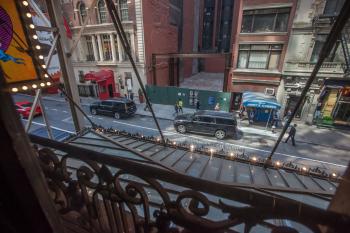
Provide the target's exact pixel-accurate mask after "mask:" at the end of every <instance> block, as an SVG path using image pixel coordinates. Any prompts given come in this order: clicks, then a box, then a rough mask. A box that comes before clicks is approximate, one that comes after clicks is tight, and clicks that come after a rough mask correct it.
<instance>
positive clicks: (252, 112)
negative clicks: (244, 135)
mask: <svg viewBox="0 0 350 233" xmlns="http://www.w3.org/2000/svg"><path fill="white" fill-rule="evenodd" d="M254 116H255V113H254V111H253V109H251V110H250V111H249V115H248V117H249V124H251V123H253V122H254Z"/></svg>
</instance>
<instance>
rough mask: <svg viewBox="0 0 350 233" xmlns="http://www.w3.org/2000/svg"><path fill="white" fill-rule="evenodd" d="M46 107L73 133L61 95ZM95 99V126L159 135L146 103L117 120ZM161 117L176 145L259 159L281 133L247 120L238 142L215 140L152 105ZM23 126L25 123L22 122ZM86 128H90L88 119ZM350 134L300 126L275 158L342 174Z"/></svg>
mask: <svg viewBox="0 0 350 233" xmlns="http://www.w3.org/2000/svg"><path fill="white" fill-rule="evenodd" d="M13 99H14V101H15V102H17V101H23V100H29V101H32V100H33V97H32V96H28V95H22V94H16V95H14V96H13ZM43 99H44V107H45V110H46V112H47V115H48V119H49V122H50V125H51V127H55V128H56V129H62V130H65V131H68V132H74V125H73V121H72V117H71V114H70V110H69V106H68V103H67V102H66V101H65V100H64V98H62V97H59V96H58V95H50V96H44V98H43ZM93 101H96V99H93V98H82V108H83V110H84V111H85V112H86V113H87V115H88V116H89V117H90V119H91V120H93V121H94V122H95V123H96V124H99V125H102V126H104V127H106V128H109V127H112V128H115V129H119V130H125V131H128V132H131V133H141V134H143V135H145V136H156V137H157V136H159V133H158V131H157V129H156V127H155V123H154V121H153V119H152V118H151V117H150V113H149V112H145V111H144V110H143V108H144V104H140V103H137V107H138V110H137V112H136V115H135V116H134V117H131V118H128V119H119V120H117V119H114V118H112V117H107V116H100V115H98V116H91V114H90V112H89V104H90V103H91V102H93ZM152 106H153V107H154V109H155V114H156V116H157V117H159V118H158V122H159V125H160V127H161V129H162V131H163V133H164V136H165V137H166V138H169V139H170V140H176V141H177V142H186V143H191V144H194V145H206V146H208V147H212V148H214V149H215V150H219V149H224V150H225V151H233V152H234V151H240V152H243V151H244V152H245V153H246V154H248V155H255V156H257V157H267V156H268V155H269V152H270V151H271V149H272V147H273V145H274V143H275V141H276V140H277V137H278V133H276V134H273V133H272V132H271V131H270V130H269V129H267V130H266V129H265V127H259V126H254V127H251V126H249V125H248V124H247V123H246V122H245V121H242V122H241V121H239V125H238V127H239V136H238V137H237V138H235V139H230V138H228V139H225V140H217V139H215V138H214V137H210V136H204V135H196V134H179V133H177V132H176V130H175V129H174V127H173V121H172V120H173V118H174V115H173V113H174V110H173V107H172V106H165V105H156V104H154V105H152ZM193 112H194V110H193V109H187V108H186V109H184V113H193ZM23 122H24V124H25V123H26V120H23ZM43 125H44V123H43V119H42V117H41V116H39V117H36V118H35V119H34V120H33V125H32V126H31V131H33V130H35V129H37V128H39V127H42V126H43ZM86 125H87V126H89V123H88V121H87V120H86ZM349 139H350V133H349V132H347V131H340V130H329V129H319V128H317V127H315V126H307V125H302V124H299V125H298V127H297V135H296V140H297V146H296V147H293V146H292V145H291V142H289V143H288V144H286V143H284V142H282V143H281V144H280V146H279V147H278V149H277V151H276V153H275V155H274V159H276V160H280V161H284V162H289V161H291V162H294V163H298V164H300V165H302V166H306V167H315V166H318V167H320V168H324V169H326V170H327V171H329V172H338V173H342V172H343V171H344V169H345V168H346V166H347V164H348V163H349V160H350V159H349V153H348V151H349V150H350V145H348V142H349Z"/></svg>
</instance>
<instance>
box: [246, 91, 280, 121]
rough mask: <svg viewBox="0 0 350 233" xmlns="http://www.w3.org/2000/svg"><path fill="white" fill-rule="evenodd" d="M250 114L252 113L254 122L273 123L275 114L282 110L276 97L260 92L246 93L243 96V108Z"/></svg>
mask: <svg viewBox="0 0 350 233" xmlns="http://www.w3.org/2000/svg"><path fill="white" fill-rule="evenodd" d="M241 107H244V108H245V109H246V111H247V112H248V114H249V113H250V112H251V111H252V112H253V113H254V114H253V115H254V118H253V119H252V120H253V121H254V122H267V121H271V120H272V118H273V114H274V112H276V111H278V110H279V109H281V105H280V104H278V103H277V100H276V98H275V97H274V96H269V95H265V94H263V93H259V92H244V93H243V95H242V106H241Z"/></svg>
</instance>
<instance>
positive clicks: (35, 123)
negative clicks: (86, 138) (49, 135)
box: [22, 119, 75, 134]
mask: <svg viewBox="0 0 350 233" xmlns="http://www.w3.org/2000/svg"><path fill="white" fill-rule="evenodd" d="M22 121H28V120H26V119H22ZM32 124H34V125H40V126H46V125H45V124H43V123H39V122H35V121H32ZM50 128H52V129H57V130H61V131H64V132H67V133H73V134H75V132H73V131H69V130H66V129H61V128H58V127H55V126H50Z"/></svg>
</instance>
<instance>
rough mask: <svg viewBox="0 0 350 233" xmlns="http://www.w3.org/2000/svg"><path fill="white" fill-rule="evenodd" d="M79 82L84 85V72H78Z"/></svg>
mask: <svg viewBox="0 0 350 233" xmlns="http://www.w3.org/2000/svg"><path fill="white" fill-rule="evenodd" d="M78 73H79V82H81V83H84V82H85V77H84V71H82V70H79V71H78Z"/></svg>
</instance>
